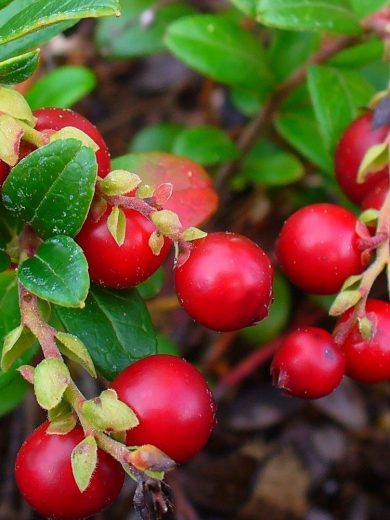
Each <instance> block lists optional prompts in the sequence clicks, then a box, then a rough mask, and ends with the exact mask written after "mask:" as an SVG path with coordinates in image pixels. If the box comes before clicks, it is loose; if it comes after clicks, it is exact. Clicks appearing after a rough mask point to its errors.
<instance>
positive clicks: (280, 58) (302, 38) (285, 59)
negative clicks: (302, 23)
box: [268, 29, 320, 81]
mask: <svg viewBox="0 0 390 520" xmlns="http://www.w3.org/2000/svg"><path fill="white" fill-rule="evenodd" d="M272 36H273V39H272V43H271V46H270V48H269V50H268V61H269V63H272V72H273V73H274V75H275V77H276V78H277V80H278V81H283V80H284V79H286V78H287V77H288V76H289V75H290V74H291V73H292V72H294V70H295V69H297V68H298V67H299V66H300V65H302V63H305V61H307V60H308V58H309V57H310V56H311V54H312V53H313V52H314V51H315V50H317V48H318V46H319V43H320V36H319V35H318V34H315V33H304V32H294V31H279V30H276V29H275V30H274V31H272Z"/></svg>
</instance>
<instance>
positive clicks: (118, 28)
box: [96, 0, 195, 58]
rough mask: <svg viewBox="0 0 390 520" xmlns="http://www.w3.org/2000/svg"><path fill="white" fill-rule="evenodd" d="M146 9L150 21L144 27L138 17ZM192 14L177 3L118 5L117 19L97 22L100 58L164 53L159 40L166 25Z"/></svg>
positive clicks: (139, 0)
mask: <svg viewBox="0 0 390 520" xmlns="http://www.w3.org/2000/svg"><path fill="white" fill-rule="evenodd" d="M153 8H155V11H153V10H152V9H153ZM149 9H150V10H151V11H150V12H151V14H152V16H153V18H152V20H151V22H150V23H148V24H146V25H145V24H143V23H142V15H143V14H144V13H146V12H148V10H149ZM194 12H195V11H194V9H193V8H191V7H190V6H188V5H184V4H183V3H179V2H177V3H174V4H173V5H167V6H165V7H157V8H156V2H155V0H127V1H124V2H122V15H121V16H120V18H117V19H115V18H107V19H105V20H100V21H99V24H98V28H97V31H96V43H97V45H98V46H99V47H100V48H101V51H102V53H103V54H105V55H106V56H110V57H112V58H129V57H133V56H145V55H148V54H156V53H158V52H162V51H164V50H165V48H164V43H163V36H164V33H165V31H166V29H167V27H168V25H169V24H170V23H172V22H174V21H175V20H177V19H178V18H181V17H183V16H188V15H190V14H193V13H194Z"/></svg>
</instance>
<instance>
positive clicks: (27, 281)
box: [18, 235, 89, 307]
mask: <svg viewBox="0 0 390 520" xmlns="http://www.w3.org/2000/svg"><path fill="white" fill-rule="evenodd" d="M18 277H19V280H20V282H21V283H22V285H23V286H24V287H25V288H26V289H27V290H28V291H30V292H32V293H33V294H36V295H37V296H38V297H39V298H42V299H44V300H47V301H49V302H52V303H55V304H57V305H63V306H64V307H82V306H83V305H84V300H85V298H86V297H87V294H88V289H89V275H88V264H87V260H86V258H85V256H84V253H83V251H82V249H81V248H80V246H79V245H78V244H76V242H75V241H74V240H73V239H72V238H70V237H67V236H61V235H59V236H55V237H52V238H49V239H48V240H46V242H44V243H43V244H42V245H41V246H39V248H38V250H37V252H36V253H35V255H34V256H32V257H31V258H28V259H27V260H25V261H24V262H23V263H22V265H21V266H20V267H19V269H18Z"/></svg>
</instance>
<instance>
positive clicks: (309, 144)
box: [275, 108, 333, 172]
mask: <svg viewBox="0 0 390 520" xmlns="http://www.w3.org/2000/svg"><path fill="white" fill-rule="evenodd" d="M275 124H276V128H277V130H278V132H279V133H280V134H281V135H282V136H283V137H284V139H286V141H287V142H288V143H289V144H290V145H292V146H293V147H294V148H296V149H297V150H298V151H299V152H300V153H301V154H302V155H303V156H304V157H306V158H307V159H309V160H310V161H312V162H313V163H314V164H316V165H317V166H319V167H320V168H322V170H324V171H326V172H332V171H333V161H332V158H331V155H330V153H329V152H328V151H327V150H326V148H325V145H324V143H323V139H322V135H321V134H320V131H319V129H318V125H317V122H316V120H315V116H314V112H313V110H311V109H304V108H303V109H299V108H297V109H296V110H294V111H291V112H290V111H287V112H284V113H281V114H280V115H279V116H278V118H277V119H276V121H275Z"/></svg>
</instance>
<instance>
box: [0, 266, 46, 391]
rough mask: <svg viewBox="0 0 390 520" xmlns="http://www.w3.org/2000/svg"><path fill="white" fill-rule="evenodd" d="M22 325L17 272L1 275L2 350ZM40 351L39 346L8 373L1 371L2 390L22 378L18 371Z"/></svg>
mask: <svg viewBox="0 0 390 520" xmlns="http://www.w3.org/2000/svg"><path fill="white" fill-rule="evenodd" d="M19 324H20V311H19V298H18V288H17V280H16V274H15V271H13V270H12V271H5V272H3V273H0V349H2V347H3V341H4V337H5V336H6V334H8V333H9V332H11V330H13V329H15V328H16V327H17V326H18V325H19ZM37 351H38V347H37V344H36V343H35V345H34V346H33V347H32V348H31V349H30V350H29V351H28V352H26V353H25V354H23V355H22V356H21V357H20V358H19V359H18V360H17V361H15V363H14V364H13V365H12V367H11V368H10V369H9V370H8V371H7V373H4V372H1V371H0V389H1V388H2V387H4V386H6V385H8V384H10V383H11V381H13V380H14V379H17V380H20V379H21V377H20V375H19V374H18V372H17V369H18V368H19V367H20V366H22V365H25V364H27V363H29V362H30V361H31V360H32V358H33V357H34V356H35V355H36V353H37Z"/></svg>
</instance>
